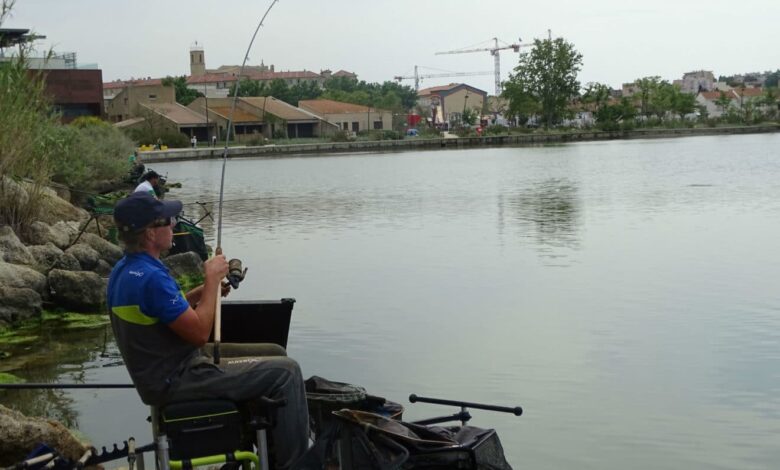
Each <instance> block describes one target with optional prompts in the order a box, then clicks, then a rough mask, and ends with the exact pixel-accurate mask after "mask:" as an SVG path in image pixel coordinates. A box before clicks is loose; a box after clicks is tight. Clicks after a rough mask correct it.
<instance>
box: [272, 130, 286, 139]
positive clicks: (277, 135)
mask: <svg viewBox="0 0 780 470" xmlns="http://www.w3.org/2000/svg"><path fill="white" fill-rule="evenodd" d="M272 137H273V138H274V140H276V139H286V138H287V131H286V130H284V129H276V130H275V131H274V133H273V136H272Z"/></svg>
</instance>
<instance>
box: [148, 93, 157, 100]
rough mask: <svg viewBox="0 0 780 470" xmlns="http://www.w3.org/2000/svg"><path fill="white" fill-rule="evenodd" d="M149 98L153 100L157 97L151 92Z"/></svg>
mask: <svg viewBox="0 0 780 470" xmlns="http://www.w3.org/2000/svg"><path fill="white" fill-rule="evenodd" d="M149 99H150V100H152V101H154V100H156V99H157V95H154V94H152V95H149Z"/></svg>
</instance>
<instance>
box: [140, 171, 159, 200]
mask: <svg viewBox="0 0 780 470" xmlns="http://www.w3.org/2000/svg"><path fill="white" fill-rule="evenodd" d="M143 179H144V180H143V181H142V182H141V183H140V184H139V185H138V186H136V187H135V190H133V192H134V193H138V192H141V193H146V194H151V196H152V197H153V198H157V193H156V192H155V188H156V187H157V185H158V184H160V175H159V174H157V172H156V171H154V170H149V171H148V172H147V173H146V174H145V175H144V177H143Z"/></svg>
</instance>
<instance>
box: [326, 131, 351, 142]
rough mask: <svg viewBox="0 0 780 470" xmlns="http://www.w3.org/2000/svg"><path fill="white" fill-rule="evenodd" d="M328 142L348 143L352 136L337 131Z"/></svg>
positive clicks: (347, 132)
mask: <svg viewBox="0 0 780 470" xmlns="http://www.w3.org/2000/svg"><path fill="white" fill-rule="evenodd" d="M330 140H331V142H349V141H351V140H352V135H351V134H350V133H349V131H345V130H344V129H339V130H337V131H336V132H334V133H333V135H332V136H330Z"/></svg>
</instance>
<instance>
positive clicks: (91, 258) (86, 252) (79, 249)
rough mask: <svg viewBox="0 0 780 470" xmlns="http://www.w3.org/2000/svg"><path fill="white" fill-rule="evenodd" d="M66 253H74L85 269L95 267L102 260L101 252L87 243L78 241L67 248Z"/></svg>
mask: <svg viewBox="0 0 780 470" xmlns="http://www.w3.org/2000/svg"><path fill="white" fill-rule="evenodd" d="M65 253H68V254H70V255H73V256H74V257H75V258H76V259H77V260H78V261H79V265H80V266H81V269H82V270H84V271H92V270H93V269H95V267H96V266H97V264H98V261H99V260H100V254H99V253H98V252H97V251H95V250H94V249H92V247H91V246H89V245H87V244H86V243H76V244H75V245H73V246H72V247H70V248H68V249H67V250H65Z"/></svg>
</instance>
